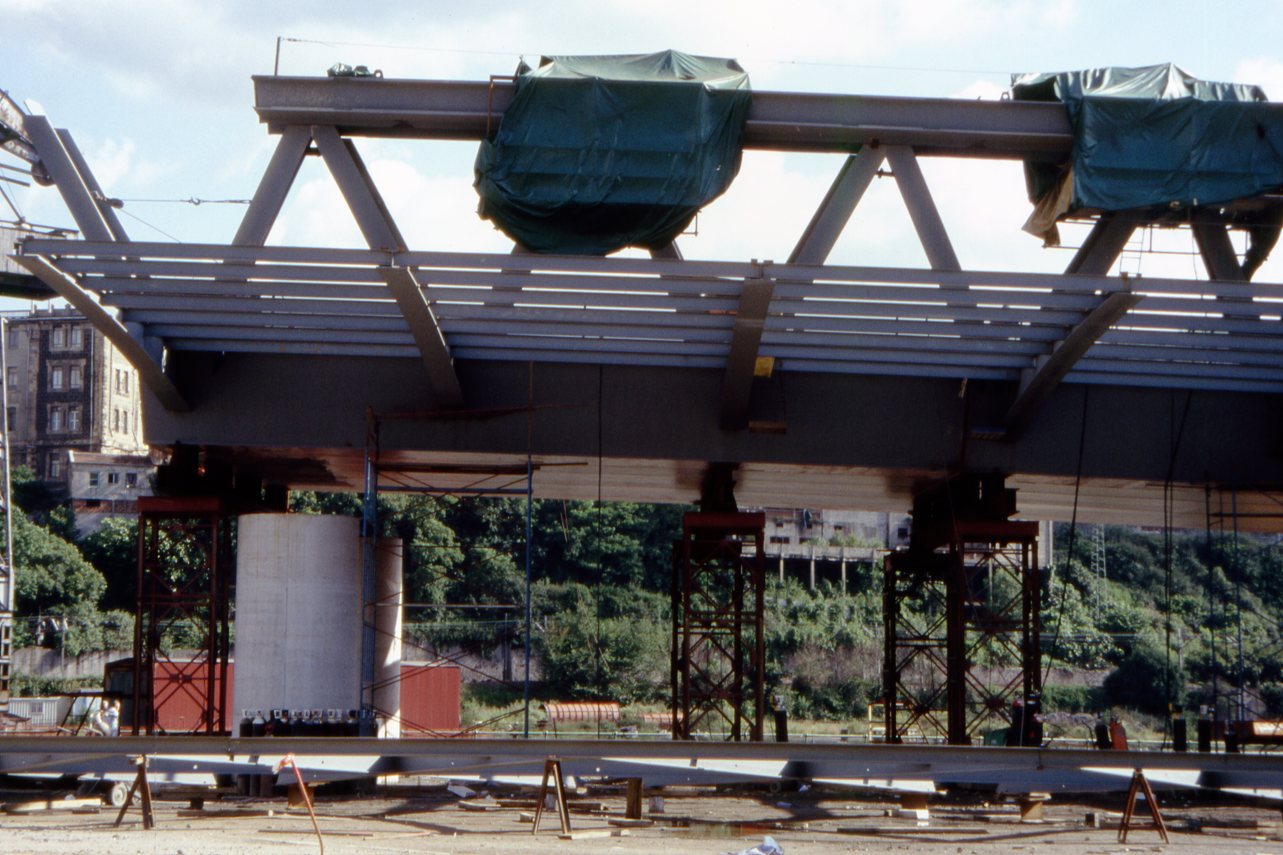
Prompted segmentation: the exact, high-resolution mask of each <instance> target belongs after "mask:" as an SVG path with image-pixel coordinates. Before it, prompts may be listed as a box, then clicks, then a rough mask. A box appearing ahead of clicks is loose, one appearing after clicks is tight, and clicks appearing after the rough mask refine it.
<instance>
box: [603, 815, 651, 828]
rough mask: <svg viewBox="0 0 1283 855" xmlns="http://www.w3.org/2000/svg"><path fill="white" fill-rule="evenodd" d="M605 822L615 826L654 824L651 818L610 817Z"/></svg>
mask: <svg viewBox="0 0 1283 855" xmlns="http://www.w3.org/2000/svg"><path fill="white" fill-rule="evenodd" d="M606 822H608V823H610V824H611V825H613V826H615V827H616V828H650V827H651V826H652V825H654V824H655V820H653V819H619V818H616V817H611V818H610V819H608V820H606Z"/></svg>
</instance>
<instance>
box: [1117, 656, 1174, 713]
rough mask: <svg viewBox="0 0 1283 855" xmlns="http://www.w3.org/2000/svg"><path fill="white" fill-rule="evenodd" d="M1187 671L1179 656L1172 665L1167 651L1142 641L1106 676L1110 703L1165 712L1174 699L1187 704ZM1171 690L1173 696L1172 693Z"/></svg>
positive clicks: (1153, 711) (1148, 710) (1172, 659)
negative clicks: (1182, 665) (1180, 663)
mask: <svg viewBox="0 0 1283 855" xmlns="http://www.w3.org/2000/svg"><path fill="white" fill-rule="evenodd" d="M1185 682H1186V674H1185V671H1184V669H1183V668H1181V667H1180V665H1179V663H1178V661H1177V659H1176V657H1171V662H1170V665H1169V662H1168V657H1167V654H1166V652H1165V651H1163V650H1160V649H1159V648H1157V647H1156V646H1154V645H1153V644H1144V643H1142V644H1138V645H1137V646H1136V647H1135V648H1134V649H1133V650H1132V652H1131V653H1129V654H1128V655H1127V656H1126V657H1125V658H1124V659H1123V661H1122V662H1121V663H1120V664H1119V666H1118V667H1117V668H1116V669H1114V671H1113V672H1111V673H1110V675H1109V676H1108V677H1106V678H1105V683H1104V686H1103V687H1102V690H1103V692H1104V696H1105V701H1106V703H1108V704H1110V705H1112V706H1119V707H1130V708H1132V709H1137V710H1142V711H1143V712H1148V713H1152V714H1154V715H1164V714H1166V712H1167V704H1168V702H1169V701H1170V702H1171V703H1175V704H1183V703H1184V700H1185ZM1169 691H1170V695H1169Z"/></svg>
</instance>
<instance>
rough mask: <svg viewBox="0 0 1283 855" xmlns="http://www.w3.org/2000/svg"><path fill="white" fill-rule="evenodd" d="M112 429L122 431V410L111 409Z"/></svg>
mask: <svg viewBox="0 0 1283 855" xmlns="http://www.w3.org/2000/svg"><path fill="white" fill-rule="evenodd" d="M111 429H112V430H114V431H116V432H117V433H119V432H120V410H112V411H111Z"/></svg>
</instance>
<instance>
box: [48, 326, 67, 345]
mask: <svg viewBox="0 0 1283 855" xmlns="http://www.w3.org/2000/svg"><path fill="white" fill-rule="evenodd" d="M50 344H51V345H52V346H53V347H66V346H67V331H66V330H65V329H63V328H62V327H54V328H53V335H52V341H51V342H50Z"/></svg>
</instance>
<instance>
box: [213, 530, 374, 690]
mask: <svg viewBox="0 0 1283 855" xmlns="http://www.w3.org/2000/svg"><path fill="white" fill-rule="evenodd" d="M361 606H362V603H361V547H360V537H359V532H358V524H357V520H356V519H354V518H352V517H338V516H310V515H305V514H245V515H243V516H241V518H240V524H239V528H238V533H237V571H236V648H235V656H236V670H235V680H234V687H233V698H234V700H233V706H232V708H233V709H237V710H240V709H251V710H263V711H264V712H266V711H268V710H271V709H274V708H285V709H290V710H308V709H345V710H347V709H356V708H358V707H359V706H360V701H361Z"/></svg>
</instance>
